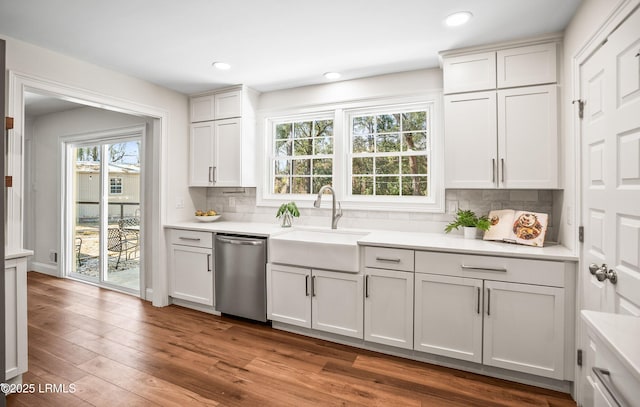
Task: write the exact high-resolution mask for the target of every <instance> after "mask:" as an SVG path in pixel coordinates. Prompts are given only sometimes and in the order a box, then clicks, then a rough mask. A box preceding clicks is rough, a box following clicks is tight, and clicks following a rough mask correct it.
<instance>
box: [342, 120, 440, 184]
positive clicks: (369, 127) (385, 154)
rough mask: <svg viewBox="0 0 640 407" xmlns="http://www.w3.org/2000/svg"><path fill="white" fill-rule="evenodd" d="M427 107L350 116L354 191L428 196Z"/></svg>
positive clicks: (428, 149) (428, 150)
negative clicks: (425, 108) (417, 109)
mask: <svg viewBox="0 0 640 407" xmlns="http://www.w3.org/2000/svg"><path fill="white" fill-rule="evenodd" d="M427 121H428V111H427V110H419V111H407V112H400V113H383V114H382V113H381V114H367V115H358V116H353V117H352V118H351V127H350V128H351V135H350V140H351V153H352V158H351V162H350V164H351V174H352V175H351V195H364V196H367V195H368V196H429V188H428V185H429V155H430V148H429V134H428V132H427V129H428V122H427Z"/></svg>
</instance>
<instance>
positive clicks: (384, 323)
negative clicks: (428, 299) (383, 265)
mask: <svg viewBox="0 0 640 407" xmlns="http://www.w3.org/2000/svg"><path fill="white" fill-rule="evenodd" d="M364 278H365V283H364V286H365V287H364V291H365V294H364V339H365V340H367V341H369V342H375V343H381V344H384V345H390V346H395V347H399V348H405V349H413V272H405V271H396V270H385V269H375V268H366V269H365V272H364Z"/></svg>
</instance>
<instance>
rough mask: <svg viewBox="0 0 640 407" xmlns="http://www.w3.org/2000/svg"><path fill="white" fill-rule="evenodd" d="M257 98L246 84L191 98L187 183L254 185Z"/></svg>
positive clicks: (196, 184) (210, 185) (230, 185)
mask: <svg viewBox="0 0 640 407" xmlns="http://www.w3.org/2000/svg"><path fill="white" fill-rule="evenodd" d="M256 98H257V94H256V93H255V92H254V91H252V90H250V89H248V88H246V87H239V88H238V87H235V88H233V89H228V90H224V91H220V92H215V93H212V94H210V95H201V96H196V97H192V98H191V121H192V124H191V132H190V144H189V186H192V187H213V186H217V187H253V186H255V183H256V181H255V179H256V176H255V115H254V106H255V102H256Z"/></svg>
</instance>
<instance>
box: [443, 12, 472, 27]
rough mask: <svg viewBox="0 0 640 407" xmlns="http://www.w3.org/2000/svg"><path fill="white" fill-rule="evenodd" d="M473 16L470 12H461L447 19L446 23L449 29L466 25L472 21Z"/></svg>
mask: <svg viewBox="0 0 640 407" xmlns="http://www.w3.org/2000/svg"><path fill="white" fill-rule="evenodd" d="M471 17H473V14H471V13H470V12H468V11H460V12H458V13H453V14H451V15H450V16H448V17H447V18H445V20H444V23H445V24H446V25H447V26H449V27H457V26H459V25H463V24H466V23H467V22H468V21H469V20H471Z"/></svg>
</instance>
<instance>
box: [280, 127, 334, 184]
mask: <svg viewBox="0 0 640 407" xmlns="http://www.w3.org/2000/svg"><path fill="white" fill-rule="evenodd" d="M333 146H334V137H333V120H332V119H322V120H301V121H292V122H287V123H277V124H275V125H274V144H273V158H272V166H271V167H272V169H273V173H272V180H273V182H272V188H273V189H272V193H274V194H312V193H316V192H317V191H318V190H319V189H320V187H322V185H326V184H330V185H331V184H333V151H334V149H333Z"/></svg>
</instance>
